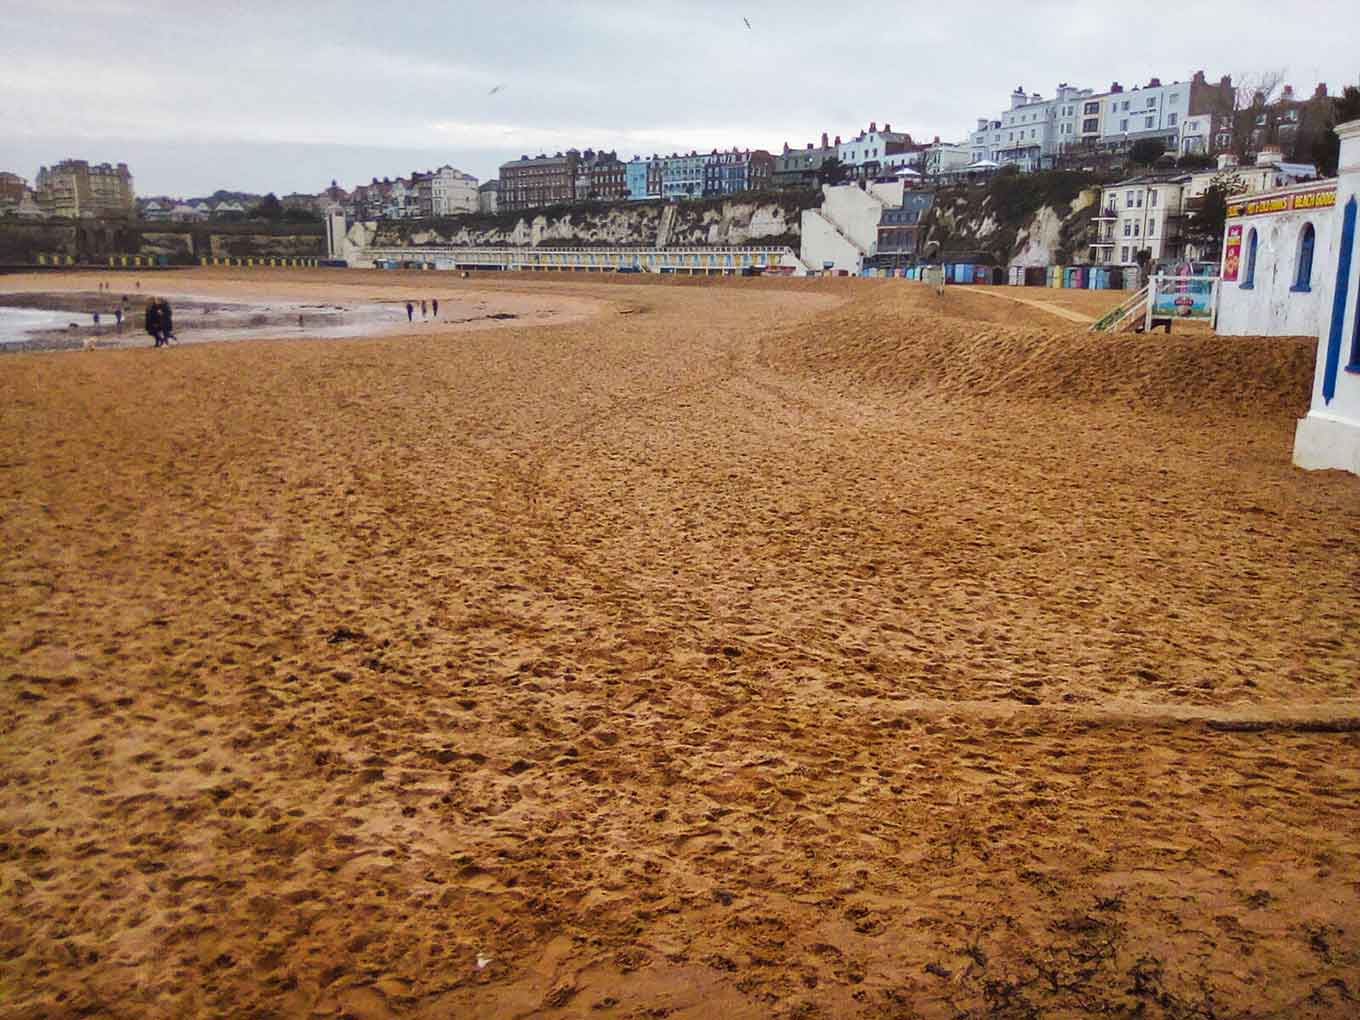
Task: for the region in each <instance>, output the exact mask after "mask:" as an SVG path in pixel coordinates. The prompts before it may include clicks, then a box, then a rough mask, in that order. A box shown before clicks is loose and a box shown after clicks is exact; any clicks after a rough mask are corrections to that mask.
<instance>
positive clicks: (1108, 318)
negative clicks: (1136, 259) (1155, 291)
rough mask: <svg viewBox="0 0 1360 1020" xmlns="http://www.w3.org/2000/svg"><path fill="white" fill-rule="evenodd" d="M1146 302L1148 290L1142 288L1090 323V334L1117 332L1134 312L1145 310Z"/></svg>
mask: <svg viewBox="0 0 1360 1020" xmlns="http://www.w3.org/2000/svg"><path fill="white" fill-rule="evenodd" d="M1147 300H1148V288H1147V287H1146V286H1144V287H1143V288H1142V289H1141V290H1138V291H1137V292H1135V293H1134V295H1133V296H1132V297H1130V298H1126V299H1125V300H1124V301H1121V302H1120V303H1119V305H1118V307H1116V308H1112V309H1111V310H1110V311H1108V312H1106V313H1105V314H1104V315H1102V316H1101V317H1100V318H1099V319H1097V320H1096V321H1095V322H1093V323H1091V330H1090V331H1091V332H1092V333H1106V332H1118V331H1119V328H1120V327H1122V326H1123V325H1124V323H1125V320H1127V319H1128V318H1129V317H1130V316H1131V315H1132V314H1133V313H1134V312H1139V313H1141V312H1143V311H1145V310H1146V307H1147Z"/></svg>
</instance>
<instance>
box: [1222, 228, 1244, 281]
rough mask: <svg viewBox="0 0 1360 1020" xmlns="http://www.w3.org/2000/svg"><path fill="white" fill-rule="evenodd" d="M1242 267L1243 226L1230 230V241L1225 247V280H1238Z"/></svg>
mask: <svg viewBox="0 0 1360 1020" xmlns="http://www.w3.org/2000/svg"><path fill="white" fill-rule="evenodd" d="M1241 265H1242V224H1240V223H1235V224H1233V225H1232V226H1231V227H1229V228H1228V240H1227V242H1226V243H1225V244H1224V245H1223V279H1225V280H1230V281H1231V280H1236V279H1237V271H1238V269H1239V268H1240V267H1241Z"/></svg>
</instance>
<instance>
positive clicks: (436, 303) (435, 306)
mask: <svg viewBox="0 0 1360 1020" xmlns="http://www.w3.org/2000/svg"><path fill="white" fill-rule="evenodd" d="M430 307H431V308H433V309H434V317H435V318H436V319H437V318H439V298H430Z"/></svg>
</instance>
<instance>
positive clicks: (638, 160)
mask: <svg viewBox="0 0 1360 1020" xmlns="http://www.w3.org/2000/svg"><path fill="white" fill-rule="evenodd" d="M649 163H651V160H649V159H643V158H642V157H641V156H634V157H633V158H632V159H630V160H629V161H628V162H627V163H626V164H624V168H623V173H624V182H625V183H626V184H627V185H628V199H629V201H632V202H641V201H643V200H644V199H648V198H657V197H659V196H657V195H652V194H649V193H648V190H647V166H648V164H649Z"/></svg>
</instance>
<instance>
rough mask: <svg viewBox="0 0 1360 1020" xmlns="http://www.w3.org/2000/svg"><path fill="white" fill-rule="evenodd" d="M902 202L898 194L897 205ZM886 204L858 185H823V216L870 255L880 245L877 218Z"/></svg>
mask: <svg viewBox="0 0 1360 1020" xmlns="http://www.w3.org/2000/svg"><path fill="white" fill-rule="evenodd" d="M901 201H902V200H901V197H900V196H899V198H898V200H897V202H896V203H895V204H898V205H900V204H901ZM883 205H884V203H883V201H880V200H879V199H878V198H876V197H874V196H873V195H871V194H869V193H868V192H865V191H861V190H860V188H859V186H858V185H855V184H837V185H831V184H825V185H823V186H822V215H823V216H825V217H826V218H827V219H829V220H831V222H832V223H834V224H835V225H836V226H837V227H839V228H840V230H841V233H843V234H845V235H846V236H847V237H848V238H850V239H851V240H852V241H854V242H855V244H857V245H859V247H860V248H861V249H862V250H863V251H864V252H865V254H868V255H872V254H873V253H874V251H875V250H876V249H877V248H878V221H879V219H880V217H881V216H882V215H883ZM813 268H814V269H815V268H816V267H815V266H814V267H813Z"/></svg>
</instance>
